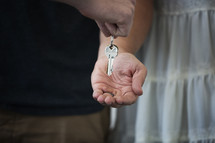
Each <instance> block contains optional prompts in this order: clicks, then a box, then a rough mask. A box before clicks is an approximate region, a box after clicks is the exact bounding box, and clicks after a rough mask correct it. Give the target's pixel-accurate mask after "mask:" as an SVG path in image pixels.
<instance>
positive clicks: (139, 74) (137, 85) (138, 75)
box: [132, 63, 147, 95]
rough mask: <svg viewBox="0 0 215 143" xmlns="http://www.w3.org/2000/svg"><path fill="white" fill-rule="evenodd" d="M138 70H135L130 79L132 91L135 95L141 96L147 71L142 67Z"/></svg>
mask: <svg viewBox="0 0 215 143" xmlns="http://www.w3.org/2000/svg"><path fill="white" fill-rule="evenodd" d="M141 64H142V63H141ZM141 67H142V68H140V69H139V70H136V71H135V73H134V75H133V78H132V89H133V91H134V93H135V94H136V95H142V94H143V90H142V86H143V83H144V81H145V78H146V75H147V69H146V68H145V66H144V65H142V66H141Z"/></svg>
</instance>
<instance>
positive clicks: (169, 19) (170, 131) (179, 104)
mask: <svg viewBox="0 0 215 143" xmlns="http://www.w3.org/2000/svg"><path fill="white" fill-rule="evenodd" d="M155 10H156V12H155V15H154V21H153V25H152V29H151V32H150V35H149V36H148V38H147V40H146V42H145V44H144V45H143V48H142V51H141V53H139V54H141V60H142V62H143V63H144V64H145V66H146V67H147V69H148V75H147V78H146V81H145V83H144V86H143V91H144V93H143V95H142V96H141V97H140V98H139V100H138V104H137V109H136V110H137V114H136V122H135V123H134V124H135V125H134V126H135V133H134V137H135V143H215V0H155ZM122 136H123V135H122Z"/></svg>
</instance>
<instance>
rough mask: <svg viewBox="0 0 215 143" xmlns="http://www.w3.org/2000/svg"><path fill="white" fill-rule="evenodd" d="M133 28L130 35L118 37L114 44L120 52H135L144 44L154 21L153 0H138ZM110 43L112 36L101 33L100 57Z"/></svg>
mask: <svg viewBox="0 0 215 143" xmlns="http://www.w3.org/2000/svg"><path fill="white" fill-rule="evenodd" d="M136 2H137V3H136V9H135V15H134V21H133V25H132V29H131V31H130V34H129V36H128V37H118V38H116V39H115V40H114V44H116V45H117V46H118V47H119V52H120V53H123V52H128V53H132V54H135V53H136V52H137V50H138V49H139V48H140V47H141V45H142V44H143V42H144V40H145V38H146V36H147V34H148V32H149V29H150V27H151V23H152V17H153V0H137V1H136ZM109 44H110V38H106V37H105V36H104V35H103V34H102V33H100V50H99V57H101V56H104V48H105V47H106V46H107V45H109Z"/></svg>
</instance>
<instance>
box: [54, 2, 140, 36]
mask: <svg viewBox="0 0 215 143" xmlns="http://www.w3.org/2000/svg"><path fill="white" fill-rule="evenodd" d="M55 1H58V2H62V3H66V4H69V5H71V6H73V7H75V8H76V9H78V10H79V11H80V12H81V13H82V14H83V15H84V16H86V17H89V18H91V19H94V20H95V21H96V23H97V25H98V26H99V28H100V30H101V31H102V32H103V34H104V35H105V36H106V37H108V36H111V35H113V36H114V37H118V36H123V37H125V36H128V34H129V32H130V29H131V26H132V22H133V17H134V10H135V4H136V0H55Z"/></svg>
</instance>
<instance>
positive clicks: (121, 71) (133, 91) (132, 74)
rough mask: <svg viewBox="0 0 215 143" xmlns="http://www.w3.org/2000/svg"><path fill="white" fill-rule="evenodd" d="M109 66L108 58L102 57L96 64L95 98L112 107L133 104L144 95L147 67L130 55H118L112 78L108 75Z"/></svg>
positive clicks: (94, 72)
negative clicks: (143, 88)
mask: <svg viewBox="0 0 215 143" xmlns="http://www.w3.org/2000/svg"><path fill="white" fill-rule="evenodd" d="M107 66H108V59H107V57H106V56H103V57H100V58H99V59H98V60H97V62H96V64H95V67H94V70H93V73H92V76H91V81H92V87H93V91H94V92H93V98H94V99H95V100H97V101H98V102H99V103H101V104H103V105H108V106H112V107H121V106H122V105H130V104H133V103H134V102H135V101H136V100H137V98H138V96H139V95H142V85H143V83H144V80H145V77H146V72H147V71H146V68H145V66H144V65H143V64H142V63H141V62H140V61H139V60H138V59H137V58H136V57H135V56H134V55H132V54H130V53H118V56H117V57H115V58H114V64H112V66H113V67H112V68H113V72H112V74H111V75H110V76H109V75H108V74H107ZM110 66H111V65H110Z"/></svg>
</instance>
